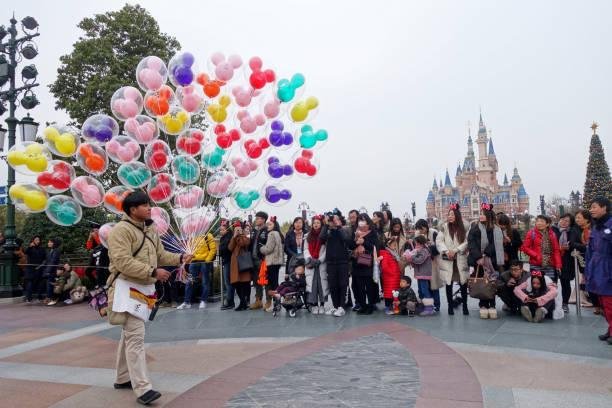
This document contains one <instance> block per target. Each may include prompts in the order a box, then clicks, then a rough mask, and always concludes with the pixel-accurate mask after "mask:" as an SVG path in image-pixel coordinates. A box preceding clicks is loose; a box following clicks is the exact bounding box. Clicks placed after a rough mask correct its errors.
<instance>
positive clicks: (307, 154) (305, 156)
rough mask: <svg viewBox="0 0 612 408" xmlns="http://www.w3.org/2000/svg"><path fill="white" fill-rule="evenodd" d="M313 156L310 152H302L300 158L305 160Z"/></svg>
mask: <svg viewBox="0 0 612 408" xmlns="http://www.w3.org/2000/svg"><path fill="white" fill-rule="evenodd" d="M313 156H314V154H313V153H312V151H311V150H302V157H304V158H306V159H312V158H313Z"/></svg>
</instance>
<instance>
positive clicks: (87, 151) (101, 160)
mask: <svg viewBox="0 0 612 408" xmlns="http://www.w3.org/2000/svg"><path fill="white" fill-rule="evenodd" d="M76 159H77V163H79V166H80V167H81V168H82V169H83V170H85V171H86V172H87V173H89V174H91V175H94V176H101V175H102V174H104V172H105V171H106V168H107V167H108V156H107V155H106V151H105V150H104V149H102V148H101V147H100V146H98V145H95V144H91V143H82V144H81V145H80V146H79V148H78V149H77V156H76Z"/></svg>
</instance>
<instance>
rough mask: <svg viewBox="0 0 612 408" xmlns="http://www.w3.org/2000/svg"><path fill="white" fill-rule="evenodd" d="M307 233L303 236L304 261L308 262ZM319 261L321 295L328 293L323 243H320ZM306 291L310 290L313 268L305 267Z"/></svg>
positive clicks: (309, 256)
mask: <svg viewBox="0 0 612 408" xmlns="http://www.w3.org/2000/svg"><path fill="white" fill-rule="evenodd" d="M307 238H308V234H306V235H305V236H304V261H306V264H308V259H310V258H311V255H310V250H309V249H308V241H307V240H306V239H307ZM319 261H321V265H319V275H320V276H321V287H322V288H323V296H328V295H329V285H328V283H327V265H326V264H325V244H322V245H321V249H320V250H319ZM304 274H305V275H306V292H312V278H313V276H314V268H306V270H305V273H304Z"/></svg>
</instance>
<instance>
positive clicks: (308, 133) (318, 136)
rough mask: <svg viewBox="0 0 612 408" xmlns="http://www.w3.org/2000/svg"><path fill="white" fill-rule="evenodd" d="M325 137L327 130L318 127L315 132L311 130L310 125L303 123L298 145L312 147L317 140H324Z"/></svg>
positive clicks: (305, 147) (306, 147)
mask: <svg viewBox="0 0 612 408" xmlns="http://www.w3.org/2000/svg"><path fill="white" fill-rule="evenodd" d="M327 137H328V135H327V130H325V129H319V130H317V131H316V132H315V131H313V129H312V126H310V125H304V126H302V129H301V135H300V146H301V147H302V148H304V149H312V148H313V147H315V145H316V144H317V142H324V141H326V140H327Z"/></svg>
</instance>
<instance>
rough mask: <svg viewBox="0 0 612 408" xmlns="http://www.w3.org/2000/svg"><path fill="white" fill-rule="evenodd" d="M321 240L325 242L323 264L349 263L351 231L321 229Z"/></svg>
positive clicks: (343, 228) (345, 229)
mask: <svg viewBox="0 0 612 408" xmlns="http://www.w3.org/2000/svg"><path fill="white" fill-rule="evenodd" d="M321 240H322V241H324V242H325V248H326V249H325V262H326V263H328V264H346V263H348V261H349V246H350V245H351V240H352V236H351V231H350V229H348V228H345V227H340V228H329V227H327V226H325V227H323V230H322V231H321Z"/></svg>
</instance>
